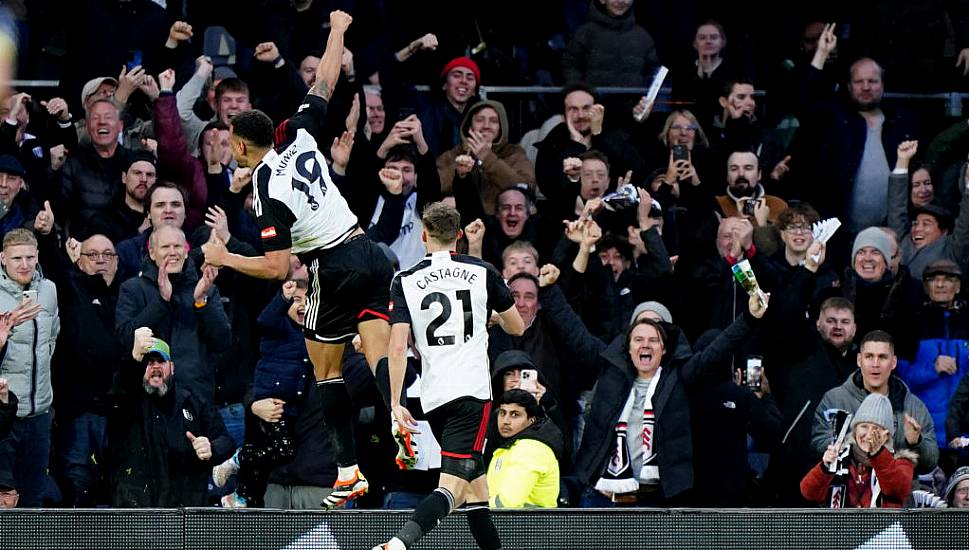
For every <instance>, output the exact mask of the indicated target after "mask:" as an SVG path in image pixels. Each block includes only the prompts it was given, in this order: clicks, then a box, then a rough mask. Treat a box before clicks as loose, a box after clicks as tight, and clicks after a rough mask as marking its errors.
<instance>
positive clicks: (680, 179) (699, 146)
mask: <svg viewBox="0 0 969 550" xmlns="http://www.w3.org/2000/svg"><path fill="white" fill-rule="evenodd" d="M641 142H642V145H641V146H640V147H639V148H640V149H646V150H648V151H649V154H647V155H646V158H647V159H648V166H649V170H651V173H652V174H653V176H652V177H649V178H647V182H648V184H649V192H650V194H651V195H652V196H653V198H655V199H656V200H658V201H659V202H660V204H662V205H663V208H668V207H670V206H672V205H673V204H675V203H676V202H677V201H678V200H679V198H680V194H681V193H682V192H683V191H684V187H687V186H689V188H691V189H692V188H694V187H696V186H699V185H700V184H701V183H702V182H703V181H707V182H710V181H713V175H712V174H713V172H712V168H713V166H714V164H713V162H712V161H713V155H712V151H711V149H710V141H709V139H708V138H707V134H706V132H704V131H703V127H702V126H700V122H699V121H698V120H697V118H696V116H694V114H693V113H691V112H690V111H688V110H686V109H683V110H677V111H673V112H671V113H670V114H669V116H667V117H666V122H665V123H664V124H663V129H662V130H661V131H660V133H659V135H650V136H647V137H646V139H642V138H641ZM677 145H679V146H681V147H682V148H683V149H686V157H687V158H685V159H683V158H674V155H673V152H674V146H677ZM678 151H682V149H679V148H678ZM687 192H689V191H688V190H687Z"/></svg>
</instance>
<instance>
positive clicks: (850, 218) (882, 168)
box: [792, 25, 918, 235]
mask: <svg viewBox="0 0 969 550" xmlns="http://www.w3.org/2000/svg"><path fill="white" fill-rule="evenodd" d="M836 34H837V32H836V29H835V26H834V25H828V26H826V27H825V30H824V32H822V33H821V37H820V38H819V39H818V47H817V50H815V52H814V58H813V59H812V61H811V66H810V67H808V70H807V72H806V75H807V79H808V81H807V82H806V83H805V85H804V86H803V87H802V89H803V90H805V92H806V93H805V94H804V96H805V97H804V99H805V100H806V101H805V103H806V105H804V106H803V107H805V108H806V109H805V111H806V112H805V115H807V116H803V117H802V118H801V120H802V123H803V124H805V126H806V127H807V128H808V133H809V134H811V135H812V139H811V140H810V141H812V142H814V144H816V145H817V150H815V151H812V153H815V154H816V157H815V158H813V159H810V158H809V159H805V160H806V161H807V162H806V163H805V166H808V167H813V169H814V171H815V173H814V174H806V175H807V176H808V177H811V176H814V177H813V179H810V180H809V179H805V180H803V181H804V182H805V183H808V182H810V193H811V196H810V197H807V198H809V200H810V202H811V204H812V205H814V206H815V207H817V208H818V211H819V212H820V213H821V217H822V218H825V217H829V216H832V215H834V216H838V217H839V218H840V219H841V221H842V222H843V223H845V225H846V227H847V228H848V230H849V231H850V233H851V234H852V235H853V234H854V233H857V232H858V231H860V230H861V229H864V228H866V227H870V226H873V225H875V226H878V225H885V223H884V222H885V217H886V215H887V211H886V203H885V196H886V193H887V190H888V176H889V175H890V174H891V168H890V166H894V163H895V156H896V150H897V148H898V144H899V143H901V142H902V141H905V140H911V139H917V134H918V125H917V121H916V119H915V118H914V117H913V116H911V115H910V114H909V113H905V112H902V111H900V110H897V109H896V110H891V109H883V106H882V96H883V94H884V91H885V88H884V81H883V77H884V74H883V73H884V71H883V70H882V67H881V65H880V64H879V63H878V62H877V61H876V60H874V59H871V58H867V57H865V58H861V59H859V60H857V61H855V62H854V63H852V64H851V66H850V70H849V72H848V75H846V76H847V80H848V81H847V82H846V83H845V84H846V89H847V91H848V97H847V99H846V100H844V101H836V100H835V99H834V97H835V96H834V89H833V87H831V86H830V83H825V80H824V79H825V77H824V76H823V74H822V69H823V68H824V64H825V62H826V61H827V60H828V57H829V56H830V55H831V52H832V51H833V50H834V48H835V47H836V46H837V44H838V39H837V36H836ZM826 88H827V89H826ZM797 154H798V153H796V152H795V153H792V156H793V155H797ZM802 156H803V155H802ZM815 194H816V195H815Z"/></svg>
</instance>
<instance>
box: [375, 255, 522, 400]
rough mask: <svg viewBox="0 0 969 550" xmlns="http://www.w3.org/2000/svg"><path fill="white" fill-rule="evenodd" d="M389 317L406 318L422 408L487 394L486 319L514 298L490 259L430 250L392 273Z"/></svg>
mask: <svg viewBox="0 0 969 550" xmlns="http://www.w3.org/2000/svg"><path fill="white" fill-rule="evenodd" d="M390 300H391V302H390V323H391V324H395V323H409V324H410V325H411V331H412V332H413V334H414V343H415V345H416V347H417V350H418V351H419V352H420V354H421V364H422V369H421V406H422V408H423V409H424V412H428V411H431V410H433V409H435V408H437V407H439V406H441V405H444V404H446V403H449V402H451V401H454V400H455V399H458V398H460V397H474V398H477V399H491V369H490V365H489V361H488V326H487V323H488V319H489V318H490V316H491V312H492V311H498V312H504V311H506V310H508V309H509V308H511V307H512V306H513V305H514V304H515V301H514V300H513V299H512V297H511V292H510V291H509V290H508V287H507V286H506V285H505V282H504V281H503V280H502V278H501V275H500V274H499V273H498V271H497V270H496V269H495V268H494V267H492V266H491V264H489V263H487V262H484V261H482V260H479V259H478V258H474V257H472V256H464V255H461V254H452V253H450V252H435V253H434V254H431V255H429V256H427V257H426V258H424V259H423V260H421V261H420V262H418V263H417V264H416V265H414V266H413V267H411V268H410V269H408V270H406V271H402V272H400V273H398V274H397V276H396V277H394V281H393V283H392V284H391V286H390Z"/></svg>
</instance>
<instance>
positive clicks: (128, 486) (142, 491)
mask: <svg viewBox="0 0 969 550" xmlns="http://www.w3.org/2000/svg"><path fill="white" fill-rule="evenodd" d="M131 356H132V358H133V359H134V362H131V361H126V362H125V363H123V364H122V365H120V366H119V368H118V372H117V374H116V376H115V381H116V385H117V389H116V391H117V395H118V396H119V399H118V402H117V403H116V404H115V406H114V407H113V410H112V415H111V418H110V420H109V423H108V427H109V439H110V441H112V442H113V445H112V446H111V448H110V452H111V457H110V464H109V471H110V472H111V505H112V506H116V507H125V508H131V507H139V508H142V507H149V508H175V507H182V506H205V505H206V500H207V495H206V492H207V479H208V474H209V472H210V471H211V469H212V465H213V464H218V463H220V462H223V461H224V460H225V459H227V458H229V456H231V455H232V452H233V451H234V450H235V444H234V443H233V442H232V438H231V437H230V436H229V434H228V432H226V430H225V426H224V425H223V423H222V418H221V417H220V416H219V411H218V409H216V407H215V406H214V405H213V404H212V403H211V402H210V401H208V400H206V399H204V398H201V397H199V396H197V395H196V394H195V393H193V392H192V391H191V390H189V389H188V388H185V387H180V386H178V385H177V384H176V382H175V362H174V361H172V351H171V348H170V347H169V345H168V344H167V343H166V342H165V341H163V340H161V339H160V338H155V337H154V335H153V333H152V330H151V329H150V328H148V327H140V328H138V329H136V330H135V334H134V345H133V347H132V350H131Z"/></svg>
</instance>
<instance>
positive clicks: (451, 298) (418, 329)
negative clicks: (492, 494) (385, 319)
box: [375, 202, 525, 550]
mask: <svg viewBox="0 0 969 550" xmlns="http://www.w3.org/2000/svg"><path fill="white" fill-rule="evenodd" d="M421 222H422V226H423V234H422V239H423V240H424V243H425V244H426V246H427V252H428V254H427V256H426V257H425V258H424V259H423V260H422V261H420V262H418V263H417V264H415V265H414V266H413V267H411V268H410V269H407V270H405V271H402V272H400V273H399V274H397V276H396V277H394V282H393V284H392V285H391V290H390V295H391V300H392V301H391V304H390V306H391V307H390V322H391V336H390V385H391V388H392V389H391V392H390V393H391V396H392V397H391V403H392V411H393V416H394V419H395V420H396V422H397V424H398V427H397V430H399V431H411V432H413V431H414V430H415V427H416V423H415V422H414V418H413V417H412V416H411V414H410V412H409V411H408V410H407V409H406V408H405V407H404V406H403V405H402V404H401V403H400V401H399V400H398V398H397V396H399V395H400V391H401V389H402V387H403V383H404V370H405V368H406V361H407V357H406V353H407V342H408V338H409V337H410V336H411V333H413V337H414V345H415V347H416V348H417V350H418V351H419V352H420V355H421V365H422V368H421V405H422V407H423V409H424V413H425V416H426V417H427V421H428V423H429V424H430V425H431V430H432V431H433V432H434V437H435V438H436V439H437V440H438V441H439V442H440V443H441V478H440V481H439V483H438V488H437V489H435V490H434V491H433V492H432V493H431V494H430V495H428V496H427V497H426V498H425V499H424V500H422V501H421V502H420V503H419V504H418V505H417V508H415V509H414V515H413V516H412V517H411V519H410V521H408V522H407V523H406V524H405V525H404V527H403V528H402V529H401V530H400V531H399V532H398V533H397V535H396V536H395V537H394V538H392V539H391V540H390V541H389V542H387V543H385V544H382V545H380V546H377V547H376V549H375V550H383V549H389V550H404V549H405V548H409V547H411V546H412V545H413V544H414V543H415V542H417V540H418V539H420V538H421V537H422V536H424V535H425V534H427V532H428V531H430V530H431V529H433V528H434V527H435V526H436V525H437V524H438V522H440V521H441V520H442V519H444V517H445V516H447V515H448V514H449V513H450V512H451V510H452V509H454V508H456V507H458V506H461V504H462V503H465V502H466V503H467V506H468V514H467V519H468V527H469V528H470V529H471V535H472V536H473V537H474V539H475V541H476V542H477V543H478V546H479V547H480V548H484V549H488V550H493V549H497V548H500V547H501V540H500V539H499V537H498V532H497V530H496V529H495V526H494V524H493V523H492V521H491V514H490V511H489V509H488V484H487V481H486V479H485V467H484V459H483V457H482V449H483V447H484V444H485V431H486V429H487V426H488V418H489V416H490V414H489V413H490V409H491V369H490V363H489V361H488V320H489V318H490V316H491V313H492V312H493V311H494V312H497V323H498V324H499V326H501V328H502V329H503V330H504V331H505V332H507V333H508V334H512V335H519V336H520V335H521V334H522V333H523V332H524V331H525V323H524V322H523V321H522V318H521V315H519V313H518V310H517V309H515V301H514V299H512V297H511V291H509V290H508V287H507V286H506V285H505V281H504V279H502V277H501V274H499V273H498V271H497V270H496V269H495V268H494V267H493V266H492V265H491V264H489V263H487V262H484V261H482V260H480V259H478V258H475V257H472V256H465V255H463V254H455V253H454V249H455V246H456V244H457V240H458V239H459V238H460V237H461V229H460V228H461V215H460V214H459V213H458V211H457V210H456V209H455V208H454V207H452V206H448V205H447V204H445V203H443V202H437V203H433V204H431V205H429V206H428V207H427V208H426V209H425V210H424V213H423V215H422V217H421Z"/></svg>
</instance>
